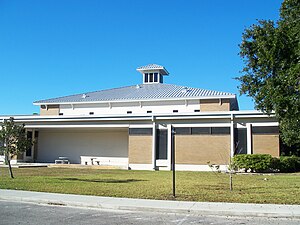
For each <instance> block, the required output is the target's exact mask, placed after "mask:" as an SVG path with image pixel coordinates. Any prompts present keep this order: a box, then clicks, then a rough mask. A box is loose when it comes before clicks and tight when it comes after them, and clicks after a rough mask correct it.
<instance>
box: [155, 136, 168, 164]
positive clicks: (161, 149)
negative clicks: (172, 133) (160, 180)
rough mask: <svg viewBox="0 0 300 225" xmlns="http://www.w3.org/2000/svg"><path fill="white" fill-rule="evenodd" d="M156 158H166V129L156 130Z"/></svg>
mask: <svg viewBox="0 0 300 225" xmlns="http://www.w3.org/2000/svg"><path fill="white" fill-rule="evenodd" d="M156 135H157V136H156V159H167V145H168V144H167V143H168V131H167V130H156Z"/></svg>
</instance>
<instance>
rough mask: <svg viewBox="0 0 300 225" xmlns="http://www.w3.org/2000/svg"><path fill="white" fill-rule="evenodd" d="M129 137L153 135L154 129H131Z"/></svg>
mask: <svg viewBox="0 0 300 225" xmlns="http://www.w3.org/2000/svg"><path fill="white" fill-rule="evenodd" d="M129 135H152V128H129Z"/></svg>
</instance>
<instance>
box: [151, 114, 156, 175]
mask: <svg viewBox="0 0 300 225" xmlns="http://www.w3.org/2000/svg"><path fill="white" fill-rule="evenodd" d="M152 168H153V170H156V122H155V117H154V116H152Z"/></svg>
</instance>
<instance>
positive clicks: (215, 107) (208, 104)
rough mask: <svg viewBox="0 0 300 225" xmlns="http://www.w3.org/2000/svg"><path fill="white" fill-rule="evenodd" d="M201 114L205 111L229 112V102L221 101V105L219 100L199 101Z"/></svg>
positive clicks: (227, 100)
mask: <svg viewBox="0 0 300 225" xmlns="http://www.w3.org/2000/svg"><path fill="white" fill-rule="evenodd" d="M200 110H201V112H206V111H230V100H229V99H222V101H221V103H220V101H219V99H203V100H200Z"/></svg>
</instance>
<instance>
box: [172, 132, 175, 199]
mask: <svg viewBox="0 0 300 225" xmlns="http://www.w3.org/2000/svg"><path fill="white" fill-rule="evenodd" d="M171 135H172V148H171V149H172V171H173V197H174V198H175V197H176V185H175V183H176V179H175V144H174V135H175V131H174V128H173V127H172V132H171Z"/></svg>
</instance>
